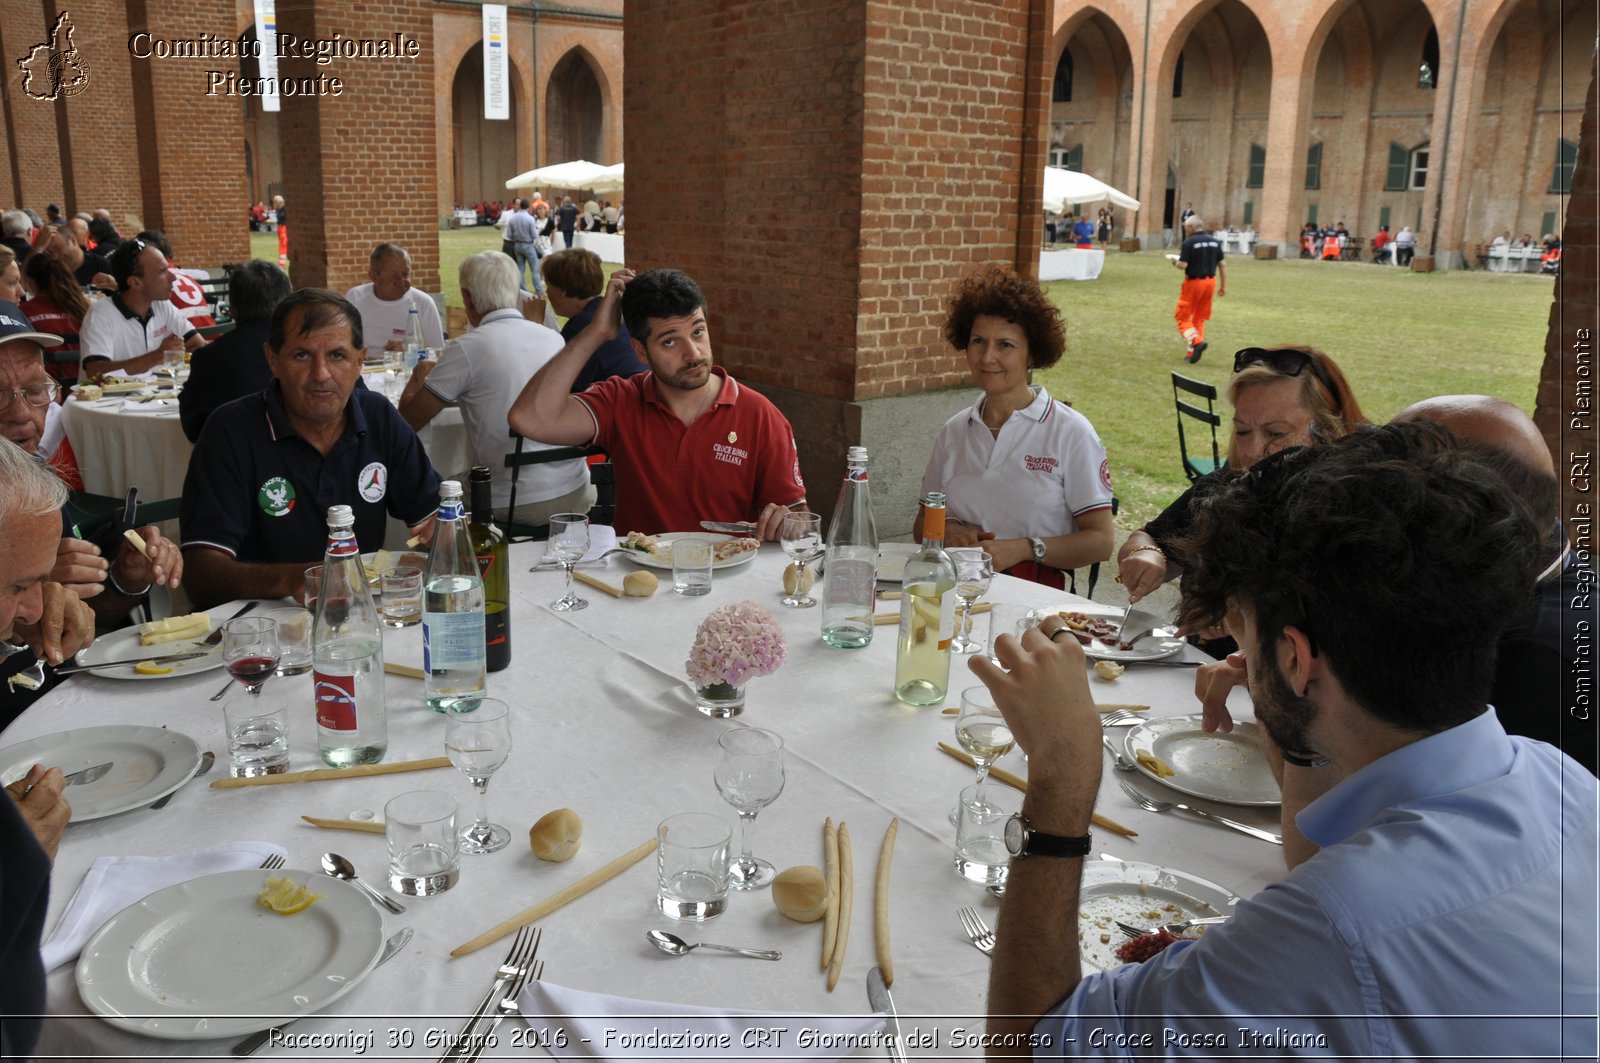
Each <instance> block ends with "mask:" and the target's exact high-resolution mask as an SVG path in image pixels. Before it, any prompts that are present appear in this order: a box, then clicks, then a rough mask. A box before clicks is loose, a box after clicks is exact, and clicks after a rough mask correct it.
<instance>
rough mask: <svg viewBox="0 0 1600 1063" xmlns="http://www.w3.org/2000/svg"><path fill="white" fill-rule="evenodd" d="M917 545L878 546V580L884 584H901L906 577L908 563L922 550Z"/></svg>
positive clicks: (892, 544)
mask: <svg viewBox="0 0 1600 1063" xmlns="http://www.w3.org/2000/svg"><path fill="white" fill-rule="evenodd" d="M921 549H922V547H921V546H920V545H919V544H917V543H880V544H879V546H878V579H880V580H882V581H883V582H884V583H899V582H900V578H901V577H902V576H904V575H905V572H906V562H907V561H909V560H910V559H911V555H912V554H914V553H916V552H917V551H918V550H921Z"/></svg>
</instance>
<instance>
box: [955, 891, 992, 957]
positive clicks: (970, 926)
mask: <svg viewBox="0 0 1600 1063" xmlns="http://www.w3.org/2000/svg"><path fill="white" fill-rule="evenodd" d="M956 915H957V916H959V917H960V918H961V929H963V930H965V931H966V932H967V937H968V938H970V939H971V941H972V947H973V948H975V949H977V950H978V951H979V952H981V953H983V954H984V955H985V956H988V955H990V954H992V953H993V952H994V931H993V930H990V929H989V924H988V923H985V922H984V921H983V916H981V915H979V914H978V910H977V909H976V908H973V907H972V906H971V905H965V904H964V905H962V906H961V907H960V908H959V909H957V910H956Z"/></svg>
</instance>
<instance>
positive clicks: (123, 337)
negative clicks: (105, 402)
mask: <svg viewBox="0 0 1600 1063" xmlns="http://www.w3.org/2000/svg"><path fill="white" fill-rule="evenodd" d="M193 331H195V327H194V326H193V325H191V324H190V323H189V319H188V318H186V317H184V316H183V314H182V313H181V312H180V311H179V310H178V308H177V307H175V306H173V305H172V304H171V303H170V302H168V301H167V300H165V299H162V300H160V301H159V302H154V303H151V304H150V309H149V311H148V312H147V313H146V314H145V316H144V317H139V316H138V315H137V314H135V313H134V312H133V311H132V310H129V309H128V308H127V307H126V306H124V305H123V304H122V297H121V296H120V295H113V296H111V298H109V299H101V300H99V301H98V302H96V303H95V304H94V305H92V306H90V307H89V312H88V313H87V314H85V315H83V327H82V328H81V329H79V331H78V347H79V350H80V352H81V353H80V355H79V361H80V363H81V362H82V361H83V360H85V359H89V358H109V359H111V361H113V362H126V361H128V360H129V359H131V358H138V357H139V356H140V355H145V354H149V353H150V352H151V351H153V350H155V349H156V348H158V347H160V346H161V344H162V341H164V340H165V339H166V338H167V337H168V336H177V337H179V338H181V339H187V338H188V336H189V333H191V332H193ZM108 368H110V369H115V368H116V366H114V365H113V366H110V367H108Z"/></svg>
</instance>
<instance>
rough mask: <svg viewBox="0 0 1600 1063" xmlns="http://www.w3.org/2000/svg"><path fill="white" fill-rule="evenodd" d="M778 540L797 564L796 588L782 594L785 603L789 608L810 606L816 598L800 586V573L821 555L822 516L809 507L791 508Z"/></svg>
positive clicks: (808, 607)
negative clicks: (807, 508)
mask: <svg viewBox="0 0 1600 1063" xmlns="http://www.w3.org/2000/svg"><path fill="white" fill-rule="evenodd" d="M778 543H779V545H781V546H782V547H783V552H784V553H786V554H788V555H789V559H790V560H792V561H793V562H794V563H795V566H796V569H795V576H796V579H795V581H794V587H795V589H794V590H793V591H791V592H790V593H788V594H786V595H784V596H783V604H784V605H786V606H788V607H789V608H790V609H810V608H811V607H812V606H814V605H816V604H817V600H816V599H815V598H813V597H811V595H810V594H808V593H806V592H805V591H802V590H801V589H800V579H799V576H800V574H801V573H803V572H804V571H805V567H806V566H807V565H809V564H811V562H813V561H815V560H816V559H817V558H819V557H821V556H822V517H820V516H819V515H817V514H816V513H812V512H810V511H808V510H803V509H797V510H791V511H790V513H789V515H788V516H786V517H784V518H783V526H782V527H781V528H779V529H778Z"/></svg>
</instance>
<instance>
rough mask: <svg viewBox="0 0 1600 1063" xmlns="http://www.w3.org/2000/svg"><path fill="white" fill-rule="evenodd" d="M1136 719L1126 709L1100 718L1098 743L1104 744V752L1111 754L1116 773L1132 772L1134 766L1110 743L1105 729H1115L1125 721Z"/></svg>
mask: <svg viewBox="0 0 1600 1063" xmlns="http://www.w3.org/2000/svg"><path fill="white" fill-rule="evenodd" d="M1136 718H1137V717H1135V716H1134V714H1133V713H1131V712H1129V711H1128V710H1127V709H1118V710H1117V711H1116V712H1108V713H1106V714H1105V715H1104V716H1102V717H1100V741H1102V742H1104V743H1105V746H1106V751H1107V752H1109V753H1110V754H1111V765H1112V767H1114V768H1116V769H1117V770H1118V771H1134V770H1136V766H1135V765H1134V763H1133V761H1131V760H1129V759H1128V758H1127V757H1125V756H1123V755H1122V750H1120V749H1118V748H1117V746H1116V743H1114V742H1112V741H1111V736H1110V735H1109V734H1107V733H1106V730H1105V729H1106V728H1108V727H1115V726H1117V724H1119V723H1122V722H1123V721H1125V720H1131V719H1136Z"/></svg>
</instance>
